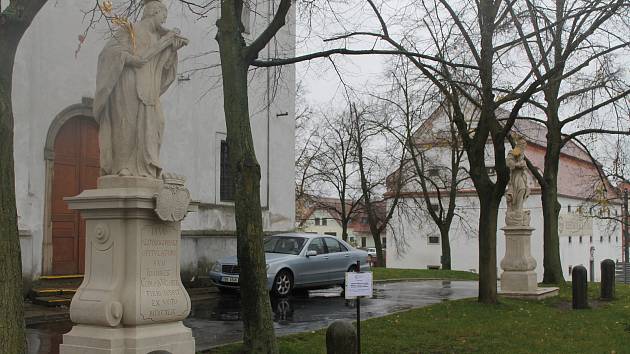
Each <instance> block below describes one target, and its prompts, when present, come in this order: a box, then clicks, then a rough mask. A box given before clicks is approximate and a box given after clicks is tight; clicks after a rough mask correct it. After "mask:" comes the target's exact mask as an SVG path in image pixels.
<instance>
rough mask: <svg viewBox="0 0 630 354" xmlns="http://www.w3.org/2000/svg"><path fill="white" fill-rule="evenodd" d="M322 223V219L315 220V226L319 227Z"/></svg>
mask: <svg viewBox="0 0 630 354" xmlns="http://www.w3.org/2000/svg"><path fill="white" fill-rule="evenodd" d="M320 221H321V219H320V218H315V225H317V226H319V222H320Z"/></svg>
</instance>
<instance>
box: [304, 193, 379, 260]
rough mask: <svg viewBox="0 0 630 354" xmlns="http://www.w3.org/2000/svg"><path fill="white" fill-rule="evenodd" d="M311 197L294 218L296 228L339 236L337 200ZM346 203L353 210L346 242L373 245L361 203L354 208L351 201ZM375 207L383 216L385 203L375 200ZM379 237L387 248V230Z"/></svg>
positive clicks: (361, 246)
mask: <svg viewBox="0 0 630 354" xmlns="http://www.w3.org/2000/svg"><path fill="white" fill-rule="evenodd" d="M311 199H313V201H311V202H309V203H307V204H308V205H307V207H306V208H304V210H303V211H302V213H299V215H298V216H297V218H296V219H297V220H296V224H297V229H298V230H300V231H303V232H307V233H316V234H320V235H330V236H335V237H337V238H341V237H342V234H343V228H342V227H341V217H340V212H339V210H340V202H339V200H338V199H334V198H315V197H311ZM346 205H347V208H348V210H353V211H352V213H351V214H352V216H351V218H350V222H349V223H348V229H347V233H348V242H349V243H350V244H351V245H353V246H355V247H359V248H368V247H375V246H374V237H373V236H372V233H371V232H370V225H369V224H368V219H367V214H366V213H365V212H364V211H363V209H362V207H361V205H359V206H356V207H355V208H354V209H352V207H351V205H352V202H351V201H346ZM375 207H376V214H377V216H378V217H383V218H384V213H385V209H384V207H385V203H383V202H377V203H375ZM380 237H381V244H382V245H383V248H387V232H386V231H385V230H384V231H383V232H382V233H381V235H380Z"/></svg>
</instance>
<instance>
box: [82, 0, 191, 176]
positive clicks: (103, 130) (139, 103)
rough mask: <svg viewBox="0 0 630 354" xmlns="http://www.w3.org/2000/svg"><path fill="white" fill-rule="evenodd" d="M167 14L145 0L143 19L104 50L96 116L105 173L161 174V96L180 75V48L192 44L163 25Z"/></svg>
mask: <svg viewBox="0 0 630 354" xmlns="http://www.w3.org/2000/svg"><path fill="white" fill-rule="evenodd" d="M166 16H167V10H166V6H164V4H162V3H161V2H160V1H158V0H148V1H145V6H144V12H143V15H142V19H141V20H140V22H138V23H135V24H133V25H132V26H129V27H125V28H122V29H120V30H119V31H117V32H116V33H115V34H114V36H113V38H112V39H110V40H109V42H107V44H106V45H105V47H104V48H103V50H102V51H101V53H100V55H99V58H98V66H97V77H96V94H95V99H94V117H95V118H96V121H97V122H98V123H99V145H100V154H101V175H103V176H106V175H118V176H139V177H152V178H158V177H159V176H160V173H161V170H162V169H161V167H160V163H159V153H160V145H161V143H162V135H163V131H164V114H163V112H162V107H161V105H160V96H161V95H162V94H163V93H164V92H165V91H166V89H168V87H169V86H170V85H171V83H172V82H173V80H174V79H175V75H176V73H177V50H179V49H180V48H181V47H183V46H184V45H186V44H188V40H187V39H185V38H183V37H181V36H179V34H178V31H177V30H173V31H171V30H167V29H165V28H163V27H162V24H164V21H165V20H166Z"/></svg>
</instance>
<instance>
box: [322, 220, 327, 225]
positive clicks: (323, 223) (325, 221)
mask: <svg viewBox="0 0 630 354" xmlns="http://www.w3.org/2000/svg"><path fill="white" fill-rule="evenodd" d="M322 225H323V226H326V225H328V219H326V218H324V219H322Z"/></svg>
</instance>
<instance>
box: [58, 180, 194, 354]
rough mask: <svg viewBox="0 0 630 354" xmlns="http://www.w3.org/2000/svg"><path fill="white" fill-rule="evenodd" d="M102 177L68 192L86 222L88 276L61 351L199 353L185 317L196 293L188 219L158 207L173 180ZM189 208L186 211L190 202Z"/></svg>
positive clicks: (72, 308)
mask: <svg viewBox="0 0 630 354" xmlns="http://www.w3.org/2000/svg"><path fill="white" fill-rule="evenodd" d="M98 183H99V186H98V189H92V190H86V191H84V192H82V193H81V194H80V195H78V196H76V197H71V198H66V201H67V202H68V205H69V206H70V209H74V210H79V211H80V213H81V217H82V218H83V219H84V220H85V223H86V240H85V276H84V279H83V283H82V284H81V286H80V287H79V289H78V290H77V293H76V294H75V296H74V297H73V298H72V302H71V304H70V318H71V320H72V322H74V323H75V324H76V325H75V326H74V327H73V328H72V330H71V331H70V332H69V333H67V334H65V335H64V336H63V344H62V345H61V346H60V352H61V353H62V354H74V353H82V354H90V353H99V354H101V353H103V354H105V353H107V354H110V353H111V354H114V353H116V354H118V353H120V354H123V353H124V354H132V353H133V354H147V353H150V352H153V351H157V350H161V351H166V352H169V353H173V354H175V353H177V354H179V353H182V354H192V353H194V350H195V341H194V338H193V337H192V332H191V330H190V329H189V328H187V327H185V326H184V325H183V324H182V322H181V321H182V320H183V319H185V318H186V317H187V316H188V314H189V313H190V298H189V296H188V293H187V292H186V289H184V286H183V285H182V282H181V279H180V238H181V233H180V221H171V220H167V221H165V220H164V218H163V217H158V214H157V213H156V205H157V204H158V203H161V204H164V201H163V200H162V201H161V202H158V201H156V198H157V196H158V195H160V196H161V195H164V191H165V190H166V191H169V189H168V186H169V185H168V184H165V183H164V182H162V181H161V180H157V179H151V178H140V177H117V176H105V177H101V178H99V181H98ZM180 189H182V190H185V189H184V188H183V187H181V188H180ZM186 193H187V191H186ZM166 194H168V193H166ZM188 201H189V200H188ZM166 204H168V203H166ZM171 204H173V205H174V206H177V205H179V206H180V208H181V206H182V205H183V204H182V203H181V202H180V203H177V202H176V203H171ZM184 207H185V209H184V211H183V215H185V213H186V211H187V208H188V202H186V203H185V206H184ZM162 209H163V208H162ZM179 214H182V212H181V211H180V212H179ZM180 220H181V219H180Z"/></svg>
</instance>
